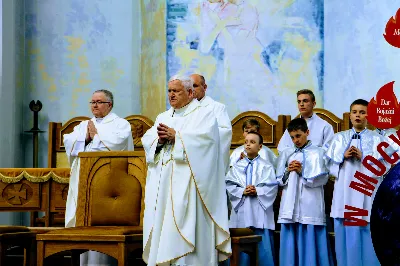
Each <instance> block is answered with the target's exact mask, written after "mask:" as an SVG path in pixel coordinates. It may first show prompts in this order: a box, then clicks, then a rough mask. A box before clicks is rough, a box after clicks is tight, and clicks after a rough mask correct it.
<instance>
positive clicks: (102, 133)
mask: <svg viewBox="0 0 400 266" xmlns="http://www.w3.org/2000/svg"><path fill="white" fill-rule="evenodd" d="M106 125H107V124H104V125H103V124H98V125H96V129H97V134H96V135H95V136H94V138H93V141H92V145H91V151H104V150H105V148H106V149H107V150H109V151H112V150H116V151H123V150H128V143H129V142H128V141H126V140H127V139H128V138H129V137H131V136H132V130H131V124H129V122H128V121H126V120H125V119H122V118H118V119H117V121H115V122H114V123H113V126H112V128H111V130H110V127H106ZM103 126H104V128H103Z"/></svg>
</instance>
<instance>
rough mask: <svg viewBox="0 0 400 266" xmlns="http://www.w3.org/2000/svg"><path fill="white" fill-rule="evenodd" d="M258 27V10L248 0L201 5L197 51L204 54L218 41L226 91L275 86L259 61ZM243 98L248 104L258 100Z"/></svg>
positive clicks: (254, 96) (252, 89)
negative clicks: (241, 86)
mask: <svg viewBox="0 0 400 266" xmlns="http://www.w3.org/2000/svg"><path fill="white" fill-rule="evenodd" d="M258 25H259V16H258V12H257V7H255V6H252V5H251V4H249V3H248V1H243V0H239V1H237V0H229V1H212V0H209V1H204V2H203V5H202V9H201V32H200V44H199V48H200V51H201V52H202V53H205V54H207V53H209V52H210V50H211V49H212V48H213V45H214V43H215V41H217V43H218V47H219V48H222V49H223V64H224V67H223V69H224V84H225V88H226V90H227V91H229V90H230V89H232V88H235V87H237V85H238V84H240V85H243V86H247V87H248V89H249V90H250V91H256V90H257V89H258V88H259V86H260V84H266V85H267V86H268V87H274V86H275V81H274V78H273V75H272V73H271V71H270V69H269V68H268V67H267V65H265V64H264V62H263V60H262V52H263V49H264V47H263V45H262V43H261V42H260V41H259V39H258V38H257V30H258ZM240 97H241V98H242V97H243V95H240ZM244 97H246V98H247V99H246V100H249V101H251V102H259V101H260V99H259V97H258V96H257V95H255V94H246V95H244Z"/></svg>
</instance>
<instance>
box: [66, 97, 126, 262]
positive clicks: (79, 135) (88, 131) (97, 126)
mask: <svg viewBox="0 0 400 266" xmlns="http://www.w3.org/2000/svg"><path fill="white" fill-rule="evenodd" d="M90 106H91V111H92V113H93V118H92V119H90V120H87V121H82V122H81V123H80V124H79V125H77V126H76V127H75V128H74V131H73V132H72V133H70V134H65V135H64V146H65V151H66V153H67V157H68V161H69V164H70V166H71V177H70V182H69V189H68V197H67V206H66V212H65V227H74V226H75V222H76V216H75V212H76V207H77V201H78V184H79V168H80V159H79V157H78V153H80V152H90V151H127V150H133V149H134V148H133V139H132V132H131V125H130V123H129V122H128V121H126V120H125V119H123V118H120V117H118V116H117V115H116V114H114V113H112V112H111V110H112V108H113V106H114V97H113V94H112V93H111V92H110V91H108V90H97V91H95V92H94V93H93V95H92V100H91V102H90ZM96 255H98V256H92V255H91V254H90V256H89V257H90V260H91V257H93V258H94V260H97V261H91V262H89V265H92V264H90V263H94V265H96V263H103V262H104V259H106V258H105V255H102V256H100V254H96ZM85 257H86V256H81V264H82V260H83V258H84V260H86V259H87V258H85ZM101 257H103V258H101ZM100 260H101V261H100ZM86 263H87V262H86ZM84 265H85V264H84Z"/></svg>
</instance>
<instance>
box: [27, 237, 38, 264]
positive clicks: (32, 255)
mask: <svg viewBox="0 0 400 266" xmlns="http://www.w3.org/2000/svg"><path fill="white" fill-rule="evenodd" d="M35 245H36V240H32V241H30V242H29V243H26V244H25V247H24V266H35V265H36V264H35V262H36V246H35Z"/></svg>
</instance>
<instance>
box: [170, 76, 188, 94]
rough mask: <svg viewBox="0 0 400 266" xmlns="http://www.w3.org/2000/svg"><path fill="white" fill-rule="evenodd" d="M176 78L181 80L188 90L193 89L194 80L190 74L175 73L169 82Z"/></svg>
mask: <svg viewBox="0 0 400 266" xmlns="http://www.w3.org/2000/svg"><path fill="white" fill-rule="evenodd" d="M174 80H179V81H180V82H182V85H183V87H184V88H185V89H186V90H187V91H188V90H193V80H192V79H191V78H190V77H188V76H181V75H175V76H172V77H171V78H170V79H169V81H168V83H170V82H171V81H174Z"/></svg>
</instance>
